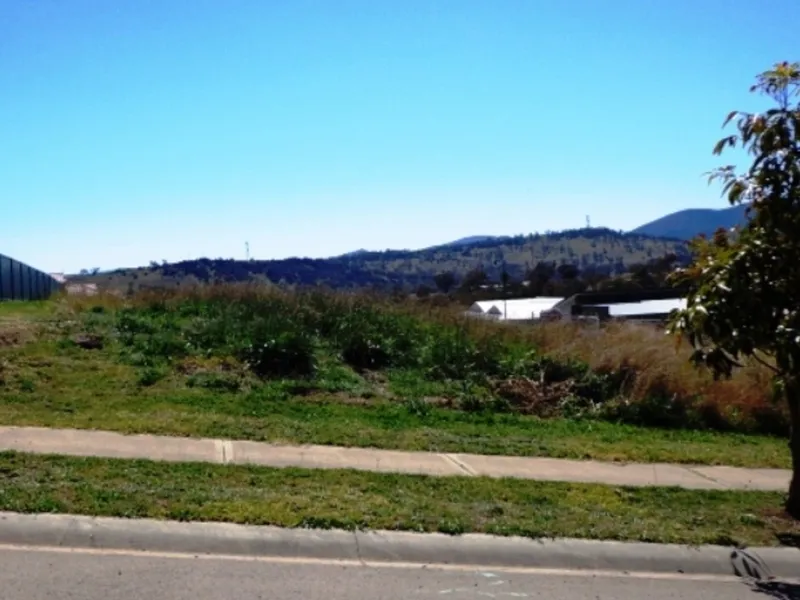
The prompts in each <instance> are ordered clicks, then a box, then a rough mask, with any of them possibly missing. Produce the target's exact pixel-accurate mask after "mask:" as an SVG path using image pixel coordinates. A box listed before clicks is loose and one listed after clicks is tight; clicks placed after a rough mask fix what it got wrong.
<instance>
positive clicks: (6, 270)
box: [0, 254, 61, 300]
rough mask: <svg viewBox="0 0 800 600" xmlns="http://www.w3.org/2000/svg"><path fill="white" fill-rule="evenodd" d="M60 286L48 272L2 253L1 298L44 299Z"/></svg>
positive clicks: (0, 267)
mask: <svg viewBox="0 0 800 600" xmlns="http://www.w3.org/2000/svg"><path fill="white" fill-rule="evenodd" d="M60 288H61V284H60V283H59V282H58V281H56V280H55V279H53V278H52V277H51V276H50V275H48V274H47V273H44V272H42V271H39V270H38V269H34V268H33V267H30V266H28V265H26V264H24V263H21V262H19V261H17V260H14V259H13V258H11V257H9V256H4V255H2V254H0V300H44V299H46V298H49V297H50V296H51V295H52V294H54V293H55V292H56V291H58V290H59V289H60Z"/></svg>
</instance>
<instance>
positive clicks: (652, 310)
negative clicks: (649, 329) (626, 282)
mask: <svg viewBox="0 0 800 600" xmlns="http://www.w3.org/2000/svg"><path fill="white" fill-rule="evenodd" d="M595 306H602V307H604V308H608V314H609V315H610V316H612V317H635V316H641V315H665V314H669V313H670V312H672V311H673V310H682V309H684V308H686V298H670V299H666V300H642V301H641V302H621V303H618V304H597V305H595Z"/></svg>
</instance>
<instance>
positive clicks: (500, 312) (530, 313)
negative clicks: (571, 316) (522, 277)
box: [468, 296, 564, 321]
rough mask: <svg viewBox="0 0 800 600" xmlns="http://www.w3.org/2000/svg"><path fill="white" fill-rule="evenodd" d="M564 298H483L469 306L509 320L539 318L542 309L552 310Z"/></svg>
mask: <svg viewBox="0 0 800 600" xmlns="http://www.w3.org/2000/svg"><path fill="white" fill-rule="evenodd" d="M562 300H564V299H563V298H556V297H553V296H537V297H536V298H513V299H510V300H502V299H500V300H481V301H479V302H475V303H473V304H472V306H470V307H469V311H468V312H470V313H473V314H482V315H487V316H491V317H495V318H498V319H500V320H508V321H528V320H530V319H538V318H539V315H540V314H541V313H542V311H545V310H550V309H551V308H553V307H554V306H555V305H556V304H558V303H559V302H561V301H562Z"/></svg>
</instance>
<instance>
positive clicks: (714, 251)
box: [669, 62, 800, 519]
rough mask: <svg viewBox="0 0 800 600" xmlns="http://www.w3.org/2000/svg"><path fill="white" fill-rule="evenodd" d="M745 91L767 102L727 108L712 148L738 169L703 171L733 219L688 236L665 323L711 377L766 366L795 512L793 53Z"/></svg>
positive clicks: (798, 405)
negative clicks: (784, 423)
mask: <svg viewBox="0 0 800 600" xmlns="http://www.w3.org/2000/svg"><path fill="white" fill-rule="evenodd" d="M751 91H754V92H759V93H761V94H763V95H766V96H767V97H768V98H770V99H771V100H772V101H773V102H774V103H775V105H774V107H773V108H771V109H769V110H767V111H766V112H764V113H761V114H755V113H752V114H751V113H742V112H732V113H731V114H730V115H728V118H727V119H726V120H725V124H726V125H727V124H728V123H730V122H732V121H734V120H736V125H737V133H736V134H734V135H730V136H727V137H725V138H723V139H722V140H720V141H719V142H718V143H717V145H716V147H715V148H714V154H717V155H718V154H721V153H722V151H723V150H724V149H725V148H729V147H730V148H736V147H741V148H743V149H744V150H746V151H747V153H748V154H749V155H750V156H752V164H751V165H750V167H749V168H748V170H747V171H745V172H743V173H737V172H736V170H735V167H734V166H726V167H722V168H720V169H717V170H715V171H713V172H712V173H710V178H709V180H710V181H711V180H720V181H721V182H722V184H723V194H726V195H727V199H728V202H730V203H731V204H732V205H733V204H739V203H745V204H747V205H748V207H747V216H748V220H747V222H746V223H745V225H743V226H742V227H741V228H740V229H738V230H736V231H733V232H730V234H729V233H728V232H725V231H724V230H720V231H718V232H717V233H716V234H715V235H714V236H713V237H712V239H710V240H706V239H703V238H700V239H698V240H696V241H695V242H694V243H693V249H694V252H695V258H694V262H693V264H692V265H690V266H689V267H688V268H686V269H679V270H678V271H677V272H676V273H675V275H674V276H673V278H672V279H673V281H677V282H680V283H683V284H685V285H687V286H688V289H689V294H688V297H687V301H686V308H685V309H684V310H682V311H678V312H677V313H676V314H675V315H674V317H673V319H672V320H671V323H670V325H669V330H670V331H671V332H672V333H676V334H679V335H681V336H683V337H685V338H686V339H688V341H689V342H690V343H691V344H692V346H693V349H694V351H693V353H692V360H693V361H694V362H695V363H696V364H699V365H705V366H707V367H709V368H710V369H711V370H712V372H713V374H714V376H715V377H729V376H730V375H731V374H732V372H733V370H734V369H735V368H737V367H739V366H741V365H742V361H743V360H748V359H749V360H755V361H759V362H761V363H762V364H764V365H765V366H766V367H767V368H769V369H770V370H772V371H773V372H774V374H775V378H776V383H777V387H778V389H779V390H780V391H781V392H782V396H783V399H784V400H785V402H786V403H787V405H788V406H787V407H788V414H789V424H790V434H789V449H790V452H791V456H792V479H791V483H790V484H789V494H788V497H787V500H786V510H787V512H788V513H789V514H790V515H791V516H792V517H794V518H796V519H800V261H798V257H800V103H798V100H797V97H798V94H800V63H794V64H789V63H785V62H784V63H779V64H776V65H775V66H774V67H773V68H772V69H771V70H769V71H766V72H765V73H762V74H761V75H759V76H758V78H757V81H756V84H755V85H754V86H753V87H752V88H751Z"/></svg>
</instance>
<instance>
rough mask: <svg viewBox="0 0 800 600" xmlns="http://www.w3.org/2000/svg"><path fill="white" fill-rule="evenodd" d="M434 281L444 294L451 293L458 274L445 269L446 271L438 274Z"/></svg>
mask: <svg viewBox="0 0 800 600" xmlns="http://www.w3.org/2000/svg"><path fill="white" fill-rule="evenodd" d="M433 282H434V283H435V284H436V287H437V288H438V289H439V291H440V292H442V293H443V294H449V293H450V290H452V289H453V286H454V285H455V284H456V276H455V275H453V273H451V272H450V271H445V272H444V273H439V274H438V275H436V276H435V277H434V278H433Z"/></svg>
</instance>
